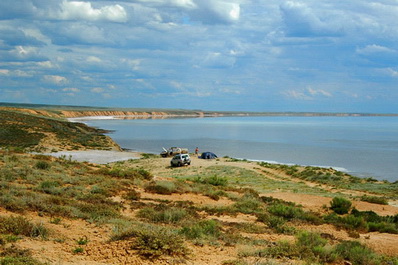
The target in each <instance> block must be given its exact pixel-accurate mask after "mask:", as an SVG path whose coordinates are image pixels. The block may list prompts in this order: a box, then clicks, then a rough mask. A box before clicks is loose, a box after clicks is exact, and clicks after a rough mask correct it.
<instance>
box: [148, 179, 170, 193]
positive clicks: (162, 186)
mask: <svg viewBox="0 0 398 265" xmlns="http://www.w3.org/2000/svg"><path fill="white" fill-rule="evenodd" d="M145 191H146V192H150V193H157V194H163V195H170V194H173V193H174V192H177V186H176V185H175V184H174V183H173V182H171V181H157V182H151V183H149V184H148V185H147V186H146V187H145Z"/></svg>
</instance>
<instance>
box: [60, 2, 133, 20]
mask: <svg viewBox="0 0 398 265" xmlns="http://www.w3.org/2000/svg"><path fill="white" fill-rule="evenodd" d="M61 9H62V11H61V12H60V13H59V14H58V15H59V18H61V19H64V20H80V19H82V20H88V21H97V20H105V21H112V22H126V21H127V12H126V10H125V9H124V8H123V7H122V6H121V5H118V4H117V5H112V6H104V7H101V8H99V9H96V8H93V7H92V5H91V3H90V2H81V1H63V2H62V4H61Z"/></svg>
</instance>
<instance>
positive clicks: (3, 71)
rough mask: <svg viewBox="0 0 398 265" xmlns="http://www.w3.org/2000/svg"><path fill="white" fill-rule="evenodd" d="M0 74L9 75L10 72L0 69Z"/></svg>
mask: <svg viewBox="0 0 398 265" xmlns="http://www.w3.org/2000/svg"><path fill="white" fill-rule="evenodd" d="M0 74H2V75H9V74H10V70H8V69H0Z"/></svg>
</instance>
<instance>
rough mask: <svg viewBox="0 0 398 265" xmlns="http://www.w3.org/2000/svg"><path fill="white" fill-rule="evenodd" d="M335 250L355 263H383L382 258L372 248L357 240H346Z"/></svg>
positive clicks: (363, 264)
mask: <svg viewBox="0 0 398 265" xmlns="http://www.w3.org/2000/svg"><path fill="white" fill-rule="evenodd" d="M335 251H336V253H337V254H338V255H339V256H340V257H342V258H343V259H345V260H348V261H350V262H351V263H352V264H355V265H373V264H374V265H376V264H381V262H380V258H379V257H378V256H377V255H376V254H375V253H374V252H373V251H372V250H371V249H370V248H368V247H366V246H364V245H362V244H361V243H359V242H357V241H344V242H342V243H340V244H338V245H337V246H336V249H335Z"/></svg>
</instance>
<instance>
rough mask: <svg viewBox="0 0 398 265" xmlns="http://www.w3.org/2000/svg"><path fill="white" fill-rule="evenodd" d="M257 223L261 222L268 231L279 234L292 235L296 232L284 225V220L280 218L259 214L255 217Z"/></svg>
mask: <svg viewBox="0 0 398 265" xmlns="http://www.w3.org/2000/svg"><path fill="white" fill-rule="evenodd" d="M257 221H259V222H263V223H264V224H266V225H267V226H268V227H269V228H270V229H272V230H273V231H275V232H276V233H279V234H286V235H293V234H294V233H295V232H296V229H295V228H294V227H292V226H288V225H286V221H285V219H284V218H282V217H280V216H275V215H272V214H269V213H261V214H258V215H257Z"/></svg>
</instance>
